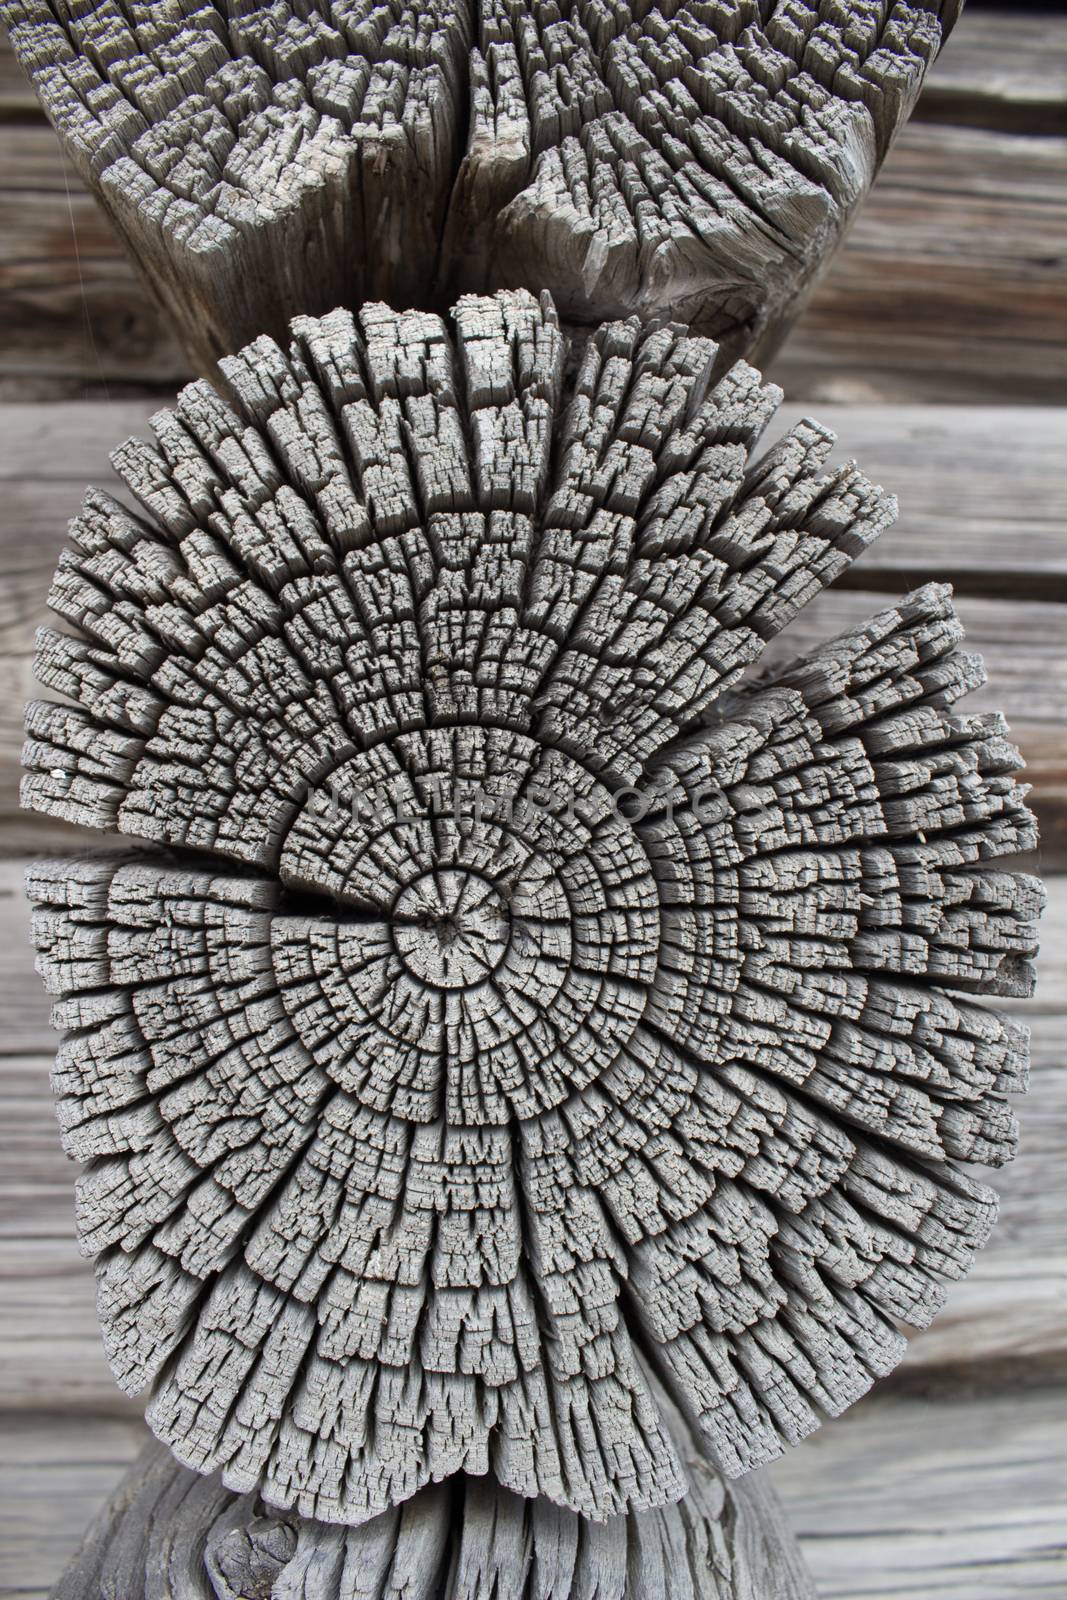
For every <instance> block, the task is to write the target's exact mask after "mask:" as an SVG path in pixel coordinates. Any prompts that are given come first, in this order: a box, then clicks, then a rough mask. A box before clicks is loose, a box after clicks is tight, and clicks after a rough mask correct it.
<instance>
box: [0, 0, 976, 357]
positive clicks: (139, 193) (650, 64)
mask: <svg viewBox="0 0 1067 1600" xmlns="http://www.w3.org/2000/svg"><path fill="white" fill-rule="evenodd" d="M958 9H959V0H848V3H845V0H680V3H679V0H662V3H661V4H659V5H655V6H653V5H651V4H650V3H649V0H633V3H632V4H626V3H625V0H533V3H527V0H388V3H385V4H377V3H375V4H371V3H370V0H301V3H298V4H281V3H274V4H263V5H257V4H250V3H247V0H221V3H218V4H206V3H201V0H167V3H166V4H159V3H151V4H144V3H133V0H128V3H119V0H2V3H0V14H2V15H3V16H4V17H5V19H6V21H7V23H8V26H9V27H10V29H11V37H12V41H13V43H14V47H15V50H16V52H17V54H18V55H19V58H20V59H21V61H22V63H23V65H24V66H25V67H26V68H27V69H28V71H29V72H30V75H31V77H32V79H33V82H34V84H35V86H36V88H37V91H38V93H39V95H40V97H41V100H42V102H43V104H44V107H45V109H46V111H47V112H48V115H49V116H50V118H51V119H52V121H53V123H54V124H55V127H56V128H57V130H58V132H59V134H60V136H61V138H62V139H63V142H64V144H65V146H66V148H67V150H68V152H69V154H70V156H71V158H72V159H73V161H74V163H75V165H76V166H77V168H78V170H79V172H80V173H81V174H82V176H83V178H84V179H85V180H86V182H88V183H89V184H91V185H92V186H93V187H94V188H95V190H96V191H97V193H98V194H99V195H100V197H101V198H102V200H103V202H104V204H105V206H106V208H107V209H108V211H109V212H110V213H111V215H112V217H113V218H114V220H115V222H116V224H117V225H118V228H119V230H120V232H121V233H122V235H123V236H124V238H125V240H126V242H127V244H128V245H129V247H130V248H131V250H132V251H133V253H134V255H135V256H136V257H137V258H138V259H139V260H140V262H141V263H142V265H143V266H144V267H145V268H146V269H147V272H148V276H149V279H150V281H151V283H152V285H153V287H154V288H155V289H156V291H157V292H159V293H161V294H162V296H163V298H164V300H165V301H166V303H167V305H168V307H169V309H170V311H171V314H172V316H173V318H174V320H175V322H176V324H177V327H178V330H179V332H180V333H181V334H182V335H183V337H184V338H185V340H186V343H187V344H188V345H189V346H190V348H191V349H192V350H193V352H194V353H195V355H196V358H197V359H198V361H199V362H200V363H201V367H202V368H203V369H205V370H206V368H207V366H208V364H209V363H210V362H211V361H212V360H214V358H215V357H216V356H218V355H219V354H221V353H223V352H225V351H232V350H235V349H236V348H237V347H238V346H239V345H241V344H243V343H244V342H245V341H246V340H248V339H251V338H253V337H255V336H256V335H258V334H260V333H263V332H268V333H272V334H274V335H275V336H277V337H284V336H285V327H286V322H287V319H288V317H289V316H290V315H291V314H292V313H293V312H294V311H296V310H301V311H306V312H316V311H326V310H329V309H330V308H331V307H333V306H335V305H338V304H344V305H358V304H359V303H360V301H361V300H364V299H367V298H376V297H379V296H380V297H382V298H384V299H386V300H388V301H389V302H390V303H392V304H393V305H422V306H426V307H429V308H431V309H441V308H442V307H444V306H447V305H448V304H449V303H450V300H451V299H452V298H453V297H454V296H455V294H457V293H459V292H460V291H464V290H466V291H470V290H475V291H479V292H481V291H484V290H487V289H496V288H501V287H520V286H526V287H528V288H531V289H535V290H540V289H542V288H546V289H548V290H550V291H551V292H552V294H553V295H554V296H555V298H556V303H557V305H558V306H559V308H560V312H561V314H562V315H563V316H564V317H566V318H569V319H571V320H574V321H577V322H582V323H594V322H597V321H601V320H603V319H605V318H608V317H616V316H628V315H630V314H631V313H637V314H638V315H641V316H642V317H645V318H650V317H656V316H671V317H677V318H679V319H681V320H684V321H686V322H688V323H690V324H691V325H692V326H693V327H694V328H695V329H696V330H697V331H698V332H700V333H706V334H709V335H711V336H713V337H715V338H717V339H719V340H720V342H721V344H722V355H723V360H724V364H725V362H726V361H727V359H732V358H733V357H734V356H738V355H742V354H745V355H753V354H755V355H756V356H757V357H762V356H765V355H766V354H767V353H768V352H769V350H770V348H771V347H772V346H773V344H774V342H775V341H776V339H777V337H779V336H780V335H781V333H782V332H783V331H784V329H785V327H786V326H787V324H788V321H789V319H790V317H791V316H792V315H793V314H794V312H795V310H796V308H797V305H798V304H799V301H800V299H801V298H802V296H803V295H804V293H805V291H806V290H807V289H808V287H809V286H810V284H811V282H812V279H813V277H814V274H815V272H816V271H817V270H818V268H819V267H820V266H821V265H822V264H823V262H824V261H825V260H826V258H827V256H828V255H829V253H830V251H831V250H832V248H833V246H834V245H835V243H836V241H837V239H838V238H839V236H840V234H841V232H842V231H843V229H844V227H845V225H846V224H847V222H848V220H849V218H850V216H851V215H852V212H853V211H854V209H855V207H856V206H857V204H858V203H859V201H860V200H862V198H863V196H864V194H865V193H866V191H867V189H868V187H869V186H870V183H871V181H872V180H873V178H874V176H875V173H876V172H877V169H878V167H879V165H880V163H881V160H882V158H883V156H884V155H885V153H886V150H887V148H888V146H889V144H890V142H891V140H892V138H893V135H894V134H895V133H896V131H897V129H898V128H899V127H900V125H901V124H902V122H903V121H904V120H905V119H906V117H907V115H908V113H909V111H910V109H911V106H912V104H913V103H914V100H915V98H916V96H917V94H918V92H919V88H920V86H921V83H922V80H923V77H924V74H925V72H926V69H927V66H928V65H929V63H930V62H931V61H932V60H933V58H934V57H935V56H936V54H937V51H938V50H939V48H940V46H941V43H942V40H943V38H944V37H945V35H947V33H948V31H949V29H950V28H951V27H952V24H953V22H954V21H955V17H956V13H957V11H958Z"/></svg>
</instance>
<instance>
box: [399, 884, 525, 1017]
mask: <svg viewBox="0 0 1067 1600" xmlns="http://www.w3.org/2000/svg"><path fill="white" fill-rule="evenodd" d="M392 928H393V942H394V944H395V946H396V951H397V954H398V955H399V956H400V959H401V960H402V961H403V963H404V965H405V966H406V967H407V969H408V971H409V972H410V973H411V974H412V976H413V977H415V978H418V979H419V980H420V981H421V982H423V983H428V984H432V985H433V986H434V987H435V988H442V989H465V988H469V987H470V986H471V985H472V984H476V983H480V982H482V981H483V980H484V979H486V978H488V977H489V976H490V975H491V974H492V973H493V972H494V971H495V969H496V968H497V966H498V965H499V964H500V962H501V961H502V960H503V958H504V955H505V954H506V952H507V948H508V943H509V940H510V937H511V925H510V918H509V915H508V910H507V906H506V905H505V903H504V900H503V897H502V896H501V894H500V892H499V890H498V889H496V888H495V887H494V885H493V884H491V883H490V882H489V881H488V880H487V879H485V878H483V877H481V876H480V875H479V874H477V873H474V872H468V871H465V870H461V869H455V868H450V869H447V870H440V871H433V872H426V873H423V875H422V876H421V877H419V878H416V879H415V881H414V882H413V883H409V884H408V885H407V887H406V888H405V889H403V890H402V891H401V893H400V894H399V895H398V897H397V900H396V905H395V907H394V911H393V917H392Z"/></svg>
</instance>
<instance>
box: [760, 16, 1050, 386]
mask: <svg viewBox="0 0 1067 1600" xmlns="http://www.w3.org/2000/svg"><path fill="white" fill-rule="evenodd" d="M949 48H951V46H950V47H949ZM1065 244H1067V139H1065V138H1063V137H1058V138H1043V139H1034V138H1029V137H1026V136H1025V135H1022V134H1011V133H999V132H993V131H989V130H986V129H975V128H953V127H943V126H940V125H938V124H933V123H914V122H913V123H912V124H911V125H910V126H909V127H907V128H905V129H904V131H903V132H902V133H901V135H900V137H899V139H898V141H897V144H896V147H895V148H894V149H893V151H892V152H891V153H890V155H889V157H888V159H887V160H886V163H885V166H884V168H883V169H882V174H881V176H880V178H879V180H878V182H877V183H876V184H875V186H874V189H873V190H872V191H871V194H870V197H869V198H868V201H867V204H866V206H865V207H864V208H863V210H862V211H861V213H860V215H859V217H858V218H857V220H856V223H855V225H854V226H853V229H852V232H851V233H850V235H849V237H848V239H847V240H846V241H845V244H844V247H843V248H842V250H841V252H840V254H839V255H838V256H837V257H836V258H835V260H834V261H833V263H832V264H831V266H830V269H829V272H828V273H827V275H826V277H825V278H824V279H823V281H822V283H821V285H820V286H819V288H818V289H817V290H816V292H815V295H814V297H813V299H812V301H811V304H810V306H809V307H808V309H807V311H806V312H805V313H803V314H802V316H801V317H800V320H799V321H798V323H797V325H796V327H795V328H794V330H793V333H792V334H791V335H790V337H789V339H788V340H787V341H786V344H785V346H784V348H783V350H782V351H781V353H780V354H779V356H778V357H777V358H776V359H775V360H774V361H772V362H771V363H770V364H769V366H768V369H767V370H768V375H769V376H771V377H773V378H775V379H776V380H777V381H778V382H779V383H782V384H784V385H785V388H786V391H787V393H789V394H791V395H794V396H798V397H799V396H804V397H806V398H810V399H813V400H814V399H818V400H841V401H863V400H889V401H913V400H926V401H968V402H977V403H981V404H996V403H1003V402H1006V401H1025V402H1028V403H1035V402H1045V403H1055V402H1057V401H1061V400H1062V399H1063V373H1064V369H1065V358H1067V273H1065V272H1064V251H1065Z"/></svg>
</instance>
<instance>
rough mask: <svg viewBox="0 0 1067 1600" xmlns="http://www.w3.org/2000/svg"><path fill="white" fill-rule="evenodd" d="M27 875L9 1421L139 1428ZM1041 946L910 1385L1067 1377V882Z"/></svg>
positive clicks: (14, 963) (3, 1249) (7, 1112)
mask: <svg viewBox="0 0 1067 1600" xmlns="http://www.w3.org/2000/svg"><path fill="white" fill-rule="evenodd" d="M27 864H28V863H26V862H23V861H6V862H3V863H0V907H2V908H3V910H2V913H0V982H2V985H3V986H2V988H0V1015H2V1016H3V1017H4V1026H5V1053H4V1054H3V1055H0V1106H2V1116H3V1119H4V1122H5V1124H6V1126H7V1128H8V1137H7V1141H6V1143H7V1150H8V1157H7V1160H6V1162H5V1166H4V1170H3V1172H2V1173H0V1286H2V1292H3V1295H4V1298H5V1303H6V1306H7V1310H8V1315H7V1318H6V1319H5V1324H4V1326H3V1328H2V1329H0V1413H3V1412H7V1411H11V1410H26V1409H27V1408H29V1409H38V1410H52V1409H54V1410H56V1411H57V1412H62V1411H65V1410H68V1409H73V1410H77V1411H79V1412H89V1411H93V1412H99V1413H101V1414H107V1415H112V1416H115V1417H119V1418H123V1417H125V1418H129V1417H131V1416H134V1415H138V1414H139V1407H138V1406H137V1405H136V1403H135V1402H133V1401H131V1400H128V1399H126V1398H125V1397H124V1396H123V1395H122V1394H121V1393H120V1392H119V1391H118V1390H117V1389H116V1387H115V1382H114V1379H113V1378H112V1377H111V1374H110V1373H109V1371H108V1369H107V1363H106V1361H105V1359H104V1352H103V1347H102V1344H101V1340H100V1330H99V1324H98V1322H97V1318H96V1308H95V1294H94V1288H93V1272H92V1265H91V1263H90V1262H89V1261H87V1260H86V1259H84V1258H83V1257H81V1256H80V1255H79V1253H78V1249H77V1245H76V1243H75V1239H74V1225H73V1197H72V1192H71V1184H72V1178H73V1169H72V1167H71V1164H70V1162H69V1161H68V1160H67V1159H66V1158H65V1157H64V1155H63V1153H62V1150H61V1148H60V1144H59V1131H58V1128H57V1127H56V1122H55V1114H54V1111H53V1108H52V1099H51V1093H50V1090H49V1085H48V1074H49V1070H50V1067H51V1061H52V1055H53V1041H54V1035H53V1033H52V1031H51V1029H50V1028H49V1026H48V1000H47V997H46V996H45V994H44V993H43V990H42V988H41V985H40V980H39V979H38V978H37V977H36V975H35V973H34V972H33V955H32V949H31V945H30V937H29V919H30V910H29V905H28V902H27V901H26V899H25V895H24V893H23V887H22V883H23V874H24V871H25V867H26V865H27ZM1042 931H1043V943H1042V948H1041V951H1040V953H1039V956H1038V985H1037V989H1036V993H1035V998H1034V999H1033V1000H1030V1001H1027V1002H1026V1003H1025V1009H1024V1011H1023V1015H1024V1016H1025V1017H1026V1020H1027V1021H1028V1022H1029V1023H1030V1024H1031V1026H1032V1029H1033V1040H1032V1086H1031V1090H1030V1094H1029V1096H1028V1097H1027V1099H1026V1101H1025V1102H1023V1103H1022V1104H1021V1106H1020V1111H1021V1116H1022V1139H1021V1146H1020V1152H1019V1155H1018V1157H1017V1159H1016V1160H1015V1161H1014V1162H1013V1163H1012V1165H1011V1166H1009V1167H1006V1168H1005V1169H1004V1170H1003V1171H1002V1172H1000V1173H998V1174H997V1175H996V1177H995V1178H994V1179H993V1182H994V1185H995V1187H996V1189H997V1191H998V1193H999V1194H1000V1196H1001V1216H1000V1220H999V1222H998V1224H997V1226H996V1228H995V1229H994V1232H993V1236H992V1238H991V1240H990V1243H989V1244H988V1246H987V1247H986V1249H985V1250H984V1251H983V1252H982V1253H981V1254H980V1255H979V1257H978V1260H977V1261H976V1263H975V1266H974V1268H973V1271H972V1272H971V1274H970V1276H969V1277H968V1278H967V1279H966V1280H965V1281H964V1282H963V1283H960V1284H957V1285H955V1286H954V1287H953V1288H952V1289H951V1291H950V1293H949V1297H948V1300H947V1303H946V1305H945V1308H944V1309H943V1311H942V1312H941V1315H940V1317H939V1318H938V1320H937V1321H936V1322H935V1323H934V1324H933V1325H932V1327H930V1328H929V1329H927V1330H926V1331H925V1332H924V1333H923V1334H922V1335H921V1336H918V1337H916V1338H914V1339H913V1340H912V1343H911V1347H910V1350H909V1353H908V1356H907V1360H906V1362H905V1365H904V1367H903V1369H902V1372H903V1374H908V1373H912V1372H914V1373H920V1372H929V1371H934V1370H936V1371H938V1372H939V1373H941V1374H942V1375H944V1376H945V1377H946V1378H949V1377H952V1376H953V1375H954V1378H955V1381H957V1382H958V1381H968V1380H967V1374H968V1372H972V1373H973V1372H983V1371H984V1372H985V1374H986V1381H993V1379H995V1378H996V1376H997V1375H998V1373H999V1374H1001V1375H1004V1374H1007V1373H1010V1372H1011V1371H1013V1370H1014V1369H1016V1368H1017V1367H1018V1366H1019V1365H1020V1364H1021V1363H1022V1362H1024V1361H1026V1362H1040V1363H1041V1364H1042V1365H1044V1366H1046V1367H1049V1368H1051V1369H1052V1370H1055V1371H1065V1372H1067V1264H1065V1262H1064V1259H1063V1251H1062V1239H1063V1236H1064V1233H1065V1231H1067V1188H1065V1185H1064V1184H1063V1182H1062V1181H1061V1178H1060V1176H1059V1171H1060V1158H1061V1153H1062V1150H1063V1148H1064V1143H1065V1140H1067V1110H1065V1107H1067V1069H1065V1067H1064V1065H1063V1056H1062V1036H1063V1030H1064V1027H1065V1026H1067V878H1065V877H1053V878H1052V879H1050V880H1049V905H1048V908H1047V910H1046V913H1045V916H1044V918H1043V930H1042ZM57 1348H58V1349H60V1350H61V1351H62V1359H61V1360H60V1359H56V1358H55V1357H54V1354H53V1352H54V1351H55V1350H56V1349H57ZM971 1381H973V1379H972V1380H971Z"/></svg>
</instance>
